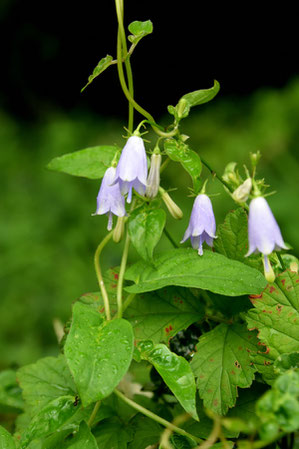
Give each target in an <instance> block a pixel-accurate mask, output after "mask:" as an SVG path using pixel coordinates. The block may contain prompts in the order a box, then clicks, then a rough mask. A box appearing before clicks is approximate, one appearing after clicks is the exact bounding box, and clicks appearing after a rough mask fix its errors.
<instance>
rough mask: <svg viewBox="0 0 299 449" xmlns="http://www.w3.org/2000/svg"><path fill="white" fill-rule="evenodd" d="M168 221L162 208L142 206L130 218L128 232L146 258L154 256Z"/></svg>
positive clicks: (142, 255)
mask: <svg viewBox="0 0 299 449" xmlns="http://www.w3.org/2000/svg"><path fill="white" fill-rule="evenodd" d="M165 221H166V213H165V211H164V210H162V209H150V208H147V207H141V208H138V209H136V210H135V211H134V212H133V213H132V214H131V215H130V218H129V224H128V232H129V236H130V238H131V241H132V243H133V245H134V246H135V248H136V251H137V252H138V254H139V255H140V256H141V257H142V258H143V259H145V260H151V259H152V258H153V252H154V248H155V246H156V245H157V243H158V242H159V240H160V238H161V235H162V233H163V229H164V226H165Z"/></svg>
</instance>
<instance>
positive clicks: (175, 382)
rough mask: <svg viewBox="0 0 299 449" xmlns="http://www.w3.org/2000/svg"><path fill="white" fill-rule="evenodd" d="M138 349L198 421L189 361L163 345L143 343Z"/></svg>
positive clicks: (185, 408) (194, 388)
mask: <svg viewBox="0 0 299 449" xmlns="http://www.w3.org/2000/svg"><path fill="white" fill-rule="evenodd" d="M138 348H140V350H141V358H142V359H144V360H147V361H149V362H150V363H151V364H152V365H153V366H154V367H155V368H156V370H157V371H158V373H159V374H160V376H161V377H162V379H163V380H164V382H165V383H166V385H167V386H168V387H169V389H170V390H171V391H172V393H173V394H174V395H175V397H176V398H177V400H178V401H179V403H180V404H181V406H182V407H183V408H184V410H186V412H187V413H189V414H190V415H191V416H192V417H193V418H194V419H196V420H197V419H198V416H197V412H196V400H195V395H196V386H195V379H194V375H193V372H192V370H191V368H190V365H189V363H188V362H187V360H186V359H184V357H181V356H178V355H177V354H175V353H174V352H171V351H170V350H169V349H168V348H167V346H165V345H163V344H156V345H153V344H150V342H145V344H143V343H142V342H141V343H140V344H139V347H138Z"/></svg>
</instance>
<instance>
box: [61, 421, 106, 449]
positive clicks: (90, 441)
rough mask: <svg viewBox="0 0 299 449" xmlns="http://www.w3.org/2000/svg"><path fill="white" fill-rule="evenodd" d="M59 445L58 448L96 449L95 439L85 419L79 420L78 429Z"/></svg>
mask: <svg viewBox="0 0 299 449" xmlns="http://www.w3.org/2000/svg"><path fill="white" fill-rule="evenodd" d="M59 447H60V449H83V448H84V449H98V445H97V442H96V439H95V437H94V436H93V434H92V433H91V431H90V429H89V427H88V425H87V424H86V422H85V421H82V422H81V424H80V428H79V431H78V432H77V433H76V434H75V435H74V436H73V437H72V438H69V439H68V440H66V441H65V442H64V444H62V445H61V446H59Z"/></svg>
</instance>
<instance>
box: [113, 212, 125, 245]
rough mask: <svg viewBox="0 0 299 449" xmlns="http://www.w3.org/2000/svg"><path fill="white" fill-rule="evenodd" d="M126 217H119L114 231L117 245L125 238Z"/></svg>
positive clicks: (114, 239)
mask: <svg viewBox="0 0 299 449" xmlns="http://www.w3.org/2000/svg"><path fill="white" fill-rule="evenodd" d="M124 230H125V217H118V219H117V222H116V226H115V228H114V229H113V234H112V238H113V241H114V242H115V243H119V242H120V241H121V239H122V238H123V236H124Z"/></svg>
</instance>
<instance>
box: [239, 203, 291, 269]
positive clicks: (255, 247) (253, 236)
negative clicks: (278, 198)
mask: <svg viewBox="0 0 299 449" xmlns="http://www.w3.org/2000/svg"><path fill="white" fill-rule="evenodd" d="M248 240H249V250H248V252H247V254H246V256H245V257H247V256H250V254H252V253H254V252H258V251H259V252H260V253H262V254H263V255H264V265H265V272H266V273H267V272H270V270H271V266H270V263H269V261H268V257H267V256H268V255H269V254H271V253H272V251H274V250H280V249H287V247H286V245H285V243H284V241H283V238H282V235H281V232H280V229H279V226H278V224H277V222H276V220H275V218H274V215H273V213H272V211H271V209H270V207H269V205H268V203H267V200H266V199H265V198H263V197H262V196H259V197H257V198H253V200H251V202H250V205H249V217H248ZM266 277H267V276H266Z"/></svg>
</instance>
